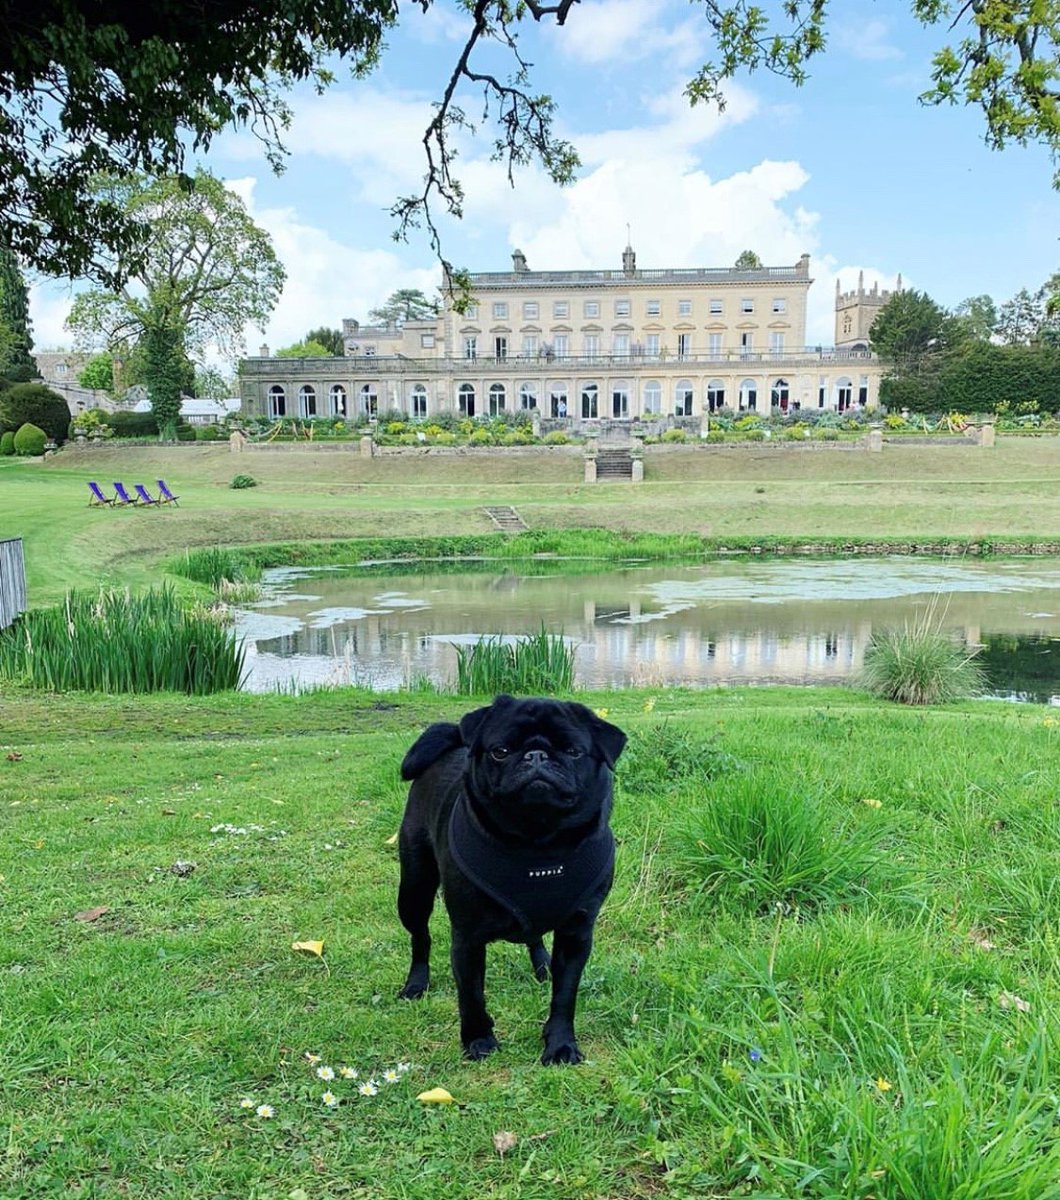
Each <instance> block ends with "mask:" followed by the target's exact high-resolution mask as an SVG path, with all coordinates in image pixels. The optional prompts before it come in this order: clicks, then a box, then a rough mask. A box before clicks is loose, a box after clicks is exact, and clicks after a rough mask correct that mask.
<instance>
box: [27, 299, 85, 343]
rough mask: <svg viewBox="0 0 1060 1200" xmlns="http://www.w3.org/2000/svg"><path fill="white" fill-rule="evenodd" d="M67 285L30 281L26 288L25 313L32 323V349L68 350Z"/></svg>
mask: <svg viewBox="0 0 1060 1200" xmlns="http://www.w3.org/2000/svg"><path fill="white" fill-rule="evenodd" d="M73 302H74V301H73V293H72V291H71V289H70V287H69V285H68V284H61V283H58V282H49V283H34V284H33V285H31V287H30V289H29V312H30V319H31V320H32V322H33V348H34V349H35V350H52V349H64V350H65V349H70V348H72V346H73V344H74V339H73V335H72V334H70V333H69V332H68V331H67V329H66V328H65V324H66V318H67V317H68V316H69V314H70V306H71V305H72V304H73Z"/></svg>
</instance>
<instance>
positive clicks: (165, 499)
mask: <svg viewBox="0 0 1060 1200" xmlns="http://www.w3.org/2000/svg"><path fill="white" fill-rule="evenodd" d="M157 483H158V490H159V492H161V496H160V497H159V499H160V501H161V502H162V503H163V504H176V505H177V508H180V505H179V504H177V501H178V500H179V499H180V497H179V496H174V495H173V493H172V492H171V491H170V490H169V488H168V487H166V481H165V480H164V479H159V480H157Z"/></svg>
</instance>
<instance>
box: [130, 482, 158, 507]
mask: <svg viewBox="0 0 1060 1200" xmlns="http://www.w3.org/2000/svg"><path fill="white" fill-rule="evenodd" d="M133 487H134V488H135V489H136V494H137V496H139V498H140V503H141V504H157V503H158V501H157V500H156V499H155V498H154V496H152V495H151V493H150V492H149V491H148V490H147V488H145V487H144V485H143V484H142V483H136V484H133Z"/></svg>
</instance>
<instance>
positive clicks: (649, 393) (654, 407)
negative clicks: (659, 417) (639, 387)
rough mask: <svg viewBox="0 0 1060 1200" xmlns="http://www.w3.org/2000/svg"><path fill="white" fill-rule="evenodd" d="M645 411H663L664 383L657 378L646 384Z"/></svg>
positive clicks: (654, 412)
mask: <svg viewBox="0 0 1060 1200" xmlns="http://www.w3.org/2000/svg"><path fill="white" fill-rule="evenodd" d="M644 412H645V413H646V414H647V413H652V414H656V413H660V412H662V384H661V383H660V382H659V381H658V380H657V379H649V380H647V382H646V383H645V384H644Z"/></svg>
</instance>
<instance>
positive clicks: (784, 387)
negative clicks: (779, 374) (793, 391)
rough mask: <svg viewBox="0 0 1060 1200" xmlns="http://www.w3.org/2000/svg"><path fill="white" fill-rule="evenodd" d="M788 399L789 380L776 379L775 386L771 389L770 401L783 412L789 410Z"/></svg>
mask: <svg viewBox="0 0 1060 1200" xmlns="http://www.w3.org/2000/svg"><path fill="white" fill-rule="evenodd" d="M788 399H789V392H788V381H787V380H786V379H774V380H773V386H772V387H771V388H770V390H769V403H770V404H771V405H772V407H773V408H779V409H780V411H781V412H787V411H788Z"/></svg>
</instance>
